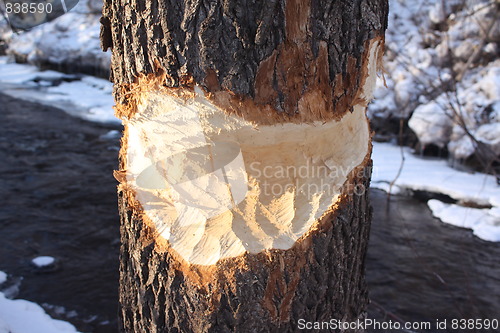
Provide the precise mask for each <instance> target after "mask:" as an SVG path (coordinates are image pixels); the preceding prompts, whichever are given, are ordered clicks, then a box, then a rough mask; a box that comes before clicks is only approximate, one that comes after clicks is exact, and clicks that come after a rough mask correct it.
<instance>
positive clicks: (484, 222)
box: [427, 199, 500, 242]
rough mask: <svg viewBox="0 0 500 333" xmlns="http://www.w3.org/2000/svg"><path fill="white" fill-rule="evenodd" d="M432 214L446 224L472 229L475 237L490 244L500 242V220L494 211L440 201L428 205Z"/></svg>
mask: <svg viewBox="0 0 500 333" xmlns="http://www.w3.org/2000/svg"><path fill="white" fill-rule="evenodd" d="M427 204H428V206H429V208H430V209H431V211H432V214H433V215H434V216H435V217H437V218H438V219H440V220H441V221H442V222H444V223H448V224H451V225H454V226H457V227H461V228H467V229H472V231H473V232H474V235H476V236H477V237H479V238H481V239H484V240H486V241H490V242H500V219H499V218H498V216H495V214H496V212H495V211H494V210H493V211H492V209H486V208H484V209H478V208H470V207H463V206H459V205H455V204H446V203H443V202H441V201H439V200H435V199H432V200H429V202H428V203H427Z"/></svg>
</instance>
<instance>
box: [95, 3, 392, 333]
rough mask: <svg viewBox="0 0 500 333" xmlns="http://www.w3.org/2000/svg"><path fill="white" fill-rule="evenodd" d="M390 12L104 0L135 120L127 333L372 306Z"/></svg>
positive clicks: (313, 317) (127, 190)
mask: <svg viewBox="0 0 500 333" xmlns="http://www.w3.org/2000/svg"><path fill="white" fill-rule="evenodd" d="M387 10H388V4H387V0H353V1H322V0H265V1H260V0H257V1H256V0H212V1H208V0H205V1H202V0H175V1H173V0H165V1H160V2H158V1H157V0H150V1H145V0H105V3H104V8H103V17H102V19H101V22H102V28H101V41H102V46H103V49H104V50H106V49H108V48H111V50H112V65H111V66H112V80H113V82H114V87H115V89H114V94H115V101H116V104H117V106H116V113H117V115H118V116H119V117H121V118H122V119H123V122H124V126H125V130H124V136H123V139H122V147H121V151H120V170H118V171H116V172H115V177H116V178H117V179H118V180H119V182H120V184H119V187H118V196H119V209H120V214H121V237H122V247H121V266H120V274H121V278H120V303H121V306H122V308H121V309H122V311H121V316H122V324H123V330H124V331H126V332H295V331H297V330H299V328H301V327H304V325H305V323H306V322H328V323H330V324H332V323H334V322H333V320H341V321H343V322H354V321H356V320H357V319H361V320H362V319H363V318H364V316H365V308H366V305H367V303H368V296H367V289H366V285H365V281H364V259H365V253H366V247H367V243H368V235H369V227H370V219H371V211H370V208H369V202H368V195H367V189H368V186H369V179H370V175H371V159H370V156H371V143H370V140H371V135H370V131H369V126H368V121H367V118H366V115H365V109H366V105H367V103H368V102H369V100H370V99H371V95H372V89H373V86H374V82H375V76H376V71H377V69H378V68H379V64H380V58H381V55H382V52H383V41H384V40H383V34H384V31H385V28H386V25H387ZM331 320H332V321H331ZM324 325H325V324H324ZM323 328H325V326H323ZM328 328H330V329H332V330H333V331H341V330H340V329H335V327H334V325H333V326H328ZM361 330H362V329H359V331H361ZM347 331H349V330H347ZM351 331H358V330H357V329H351Z"/></svg>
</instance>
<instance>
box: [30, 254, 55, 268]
mask: <svg viewBox="0 0 500 333" xmlns="http://www.w3.org/2000/svg"><path fill="white" fill-rule="evenodd" d="M31 262H32V263H33V264H34V265H35V266H37V267H45V266H50V265H52V264H53V263H54V262H55V259H54V257H49V256H40V257H36V258H34V259H33V260H31Z"/></svg>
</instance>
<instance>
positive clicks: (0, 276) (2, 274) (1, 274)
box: [0, 271, 7, 284]
mask: <svg viewBox="0 0 500 333" xmlns="http://www.w3.org/2000/svg"><path fill="white" fill-rule="evenodd" d="M5 281H7V274H6V273H5V272H2V271H0V284H2V283H4V282H5Z"/></svg>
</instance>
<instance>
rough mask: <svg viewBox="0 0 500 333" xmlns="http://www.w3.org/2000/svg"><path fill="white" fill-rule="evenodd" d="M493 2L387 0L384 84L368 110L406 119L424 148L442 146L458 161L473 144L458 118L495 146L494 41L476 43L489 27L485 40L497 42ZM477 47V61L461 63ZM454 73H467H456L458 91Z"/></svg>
mask: <svg viewBox="0 0 500 333" xmlns="http://www.w3.org/2000/svg"><path fill="white" fill-rule="evenodd" d="M461 3H463V4H464V6H463V7H461V6H460V4H461ZM494 7H495V5H494V2H492V1H488V0H465V1H462V0H461V1H458V0H452V1H441V0H423V1H403V0H390V11H389V26H388V30H387V33H386V48H387V51H386V56H385V61H384V69H385V72H386V75H385V81H386V83H387V86H388V89H387V88H385V87H384V83H383V81H382V80H380V81H379V82H378V88H377V91H376V92H375V96H376V100H375V101H374V102H373V103H372V104H371V105H370V106H369V116H370V117H371V118H372V119H386V118H403V119H406V120H409V126H410V128H411V129H412V130H413V131H414V132H415V134H416V135H417V137H418V139H419V141H420V143H421V146H422V147H425V146H426V145H429V144H434V145H437V146H439V147H442V148H444V147H446V148H448V151H449V152H450V153H451V155H452V157H454V158H455V159H466V158H468V157H470V156H472V155H473V154H474V153H475V151H476V147H475V146H474V145H473V144H472V142H471V141H470V138H468V136H467V135H466V132H465V131H464V130H463V128H461V125H460V123H459V121H458V119H459V117H462V118H463V119H464V122H465V125H466V126H467V130H468V131H469V132H470V133H472V135H474V136H475V137H476V138H477V139H478V140H479V141H482V142H483V143H485V144H486V145H488V146H490V148H491V149H492V150H493V151H495V152H497V153H498V152H500V142H499V141H500V140H499V139H498V138H500V126H497V124H499V123H500V117H499V116H498V114H499V113H500V111H498V110H499V109H500V59H498V55H497V52H498V43H485V44H484V45H482V44H481V42H482V39H483V37H482V34H483V30H484V29H486V28H487V27H488V26H490V25H491V26H492V29H491V31H490V33H489V40H495V41H498V40H500V21H499V20H498V19H496V21H494V20H495V8H494ZM476 50H478V52H479V53H478V55H479V56H478V60H481V61H472V64H471V66H470V68H468V69H465V66H466V64H467V62H468V61H469V59H470V57H471V56H472V55H473V54H474V52H476ZM453 72H455V73H461V72H463V73H464V74H463V76H462V77H461V78H458V77H455V78H456V80H457V84H456V95H455V93H454V92H453V81H454V76H453ZM446 90H450V92H449V93H446ZM378 123H382V124H384V121H379V122H378ZM491 124H493V125H492V126H488V127H486V128H483V129H481V127H482V126H485V125H491Z"/></svg>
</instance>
